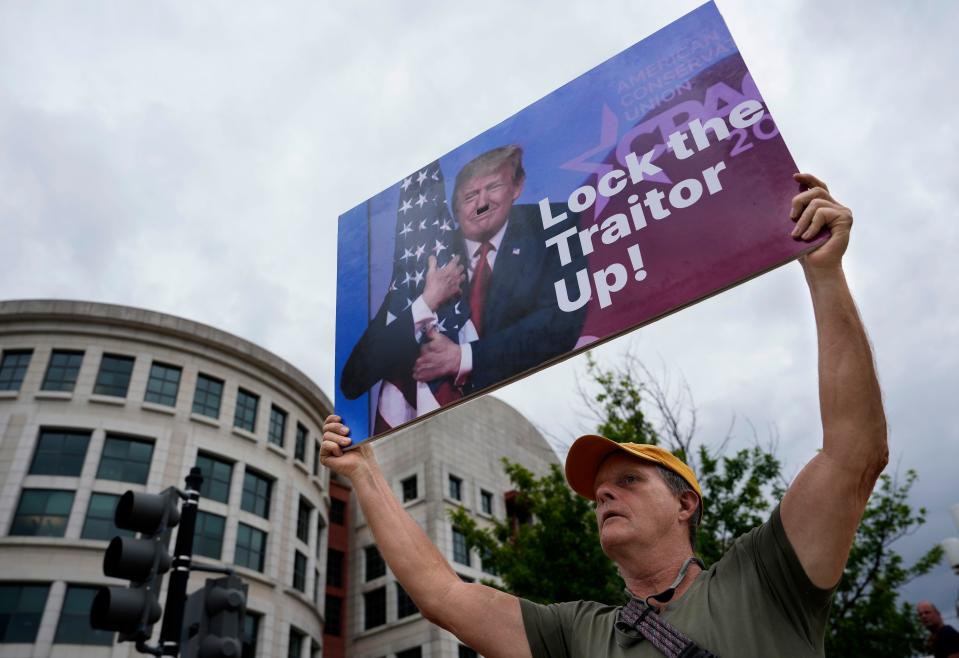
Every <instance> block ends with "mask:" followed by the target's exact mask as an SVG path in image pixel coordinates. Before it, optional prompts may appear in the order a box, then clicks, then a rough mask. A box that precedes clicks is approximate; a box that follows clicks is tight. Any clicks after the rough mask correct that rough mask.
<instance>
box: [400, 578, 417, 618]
mask: <svg viewBox="0 0 959 658" xmlns="http://www.w3.org/2000/svg"><path fill="white" fill-rule="evenodd" d="M419 611H420V609H419V608H417V607H416V604H415V603H413V599H411V598H410V595H409V594H407V593H406V590H405V589H403V586H402V585H400V584H399V583H396V618H397V619H402V618H403V617H409V616H410V615H415V614H416V613H417V612H419Z"/></svg>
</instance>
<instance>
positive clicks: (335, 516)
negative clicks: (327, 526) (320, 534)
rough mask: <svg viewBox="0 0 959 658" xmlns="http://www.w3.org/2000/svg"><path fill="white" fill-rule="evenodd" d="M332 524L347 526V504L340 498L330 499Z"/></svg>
mask: <svg viewBox="0 0 959 658" xmlns="http://www.w3.org/2000/svg"><path fill="white" fill-rule="evenodd" d="M330 523H332V524H333V525H345V524H346V503H345V502H343V501H342V500H340V499H339V498H331V499H330Z"/></svg>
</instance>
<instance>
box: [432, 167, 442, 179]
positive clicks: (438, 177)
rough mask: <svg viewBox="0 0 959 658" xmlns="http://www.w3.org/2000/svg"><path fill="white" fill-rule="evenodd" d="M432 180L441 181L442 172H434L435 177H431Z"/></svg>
mask: <svg viewBox="0 0 959 658" xmlns="http://www.w3.org/2000/svg"><path fill="white" fill-rule="evenodd" d="M430 178H432V179H433V180H439V179H440V170H439V169H437V170H436V171H434V172H433V175H432V176H430Z"/></svg>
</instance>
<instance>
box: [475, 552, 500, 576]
mask: <svg viewBox="0 0 959 658" xmlns="http://www.w3.org/2000/svg"><path fill="white" fill-rule="evenodd" d="M480 565H481V568H482V569H483V571H485V572H486V573H488V574H490V575H491V576H498V575H499V571H497V569H496V566H495V565H494V564H493V552H492V551H491V550H490V549H489V548H484V549H483V550H482V552H481V554H480Z"/></svg>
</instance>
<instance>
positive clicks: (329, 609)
mask: <svg viewBox="0 0 959 658" xmlns="http://www.w3.org/2000/svg"><path fill="white" fill-rule="evenodd" d="M324 618H325V619H326V624H325V625H324V626H323V634H324V635H332V636H334V637H340V635H342V634H343V598H342V597H339V596H333V595H332V594H327V595H326V605H325V606H324Z"/></svg>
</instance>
